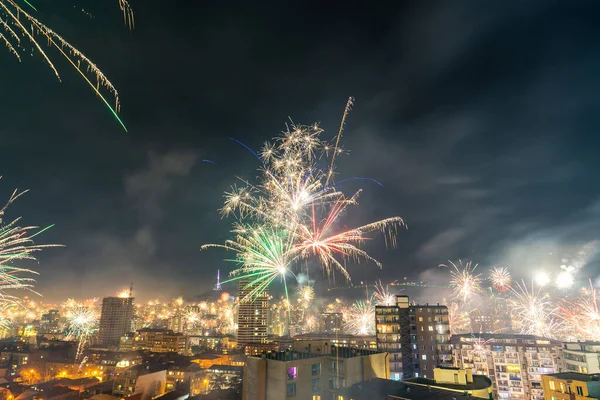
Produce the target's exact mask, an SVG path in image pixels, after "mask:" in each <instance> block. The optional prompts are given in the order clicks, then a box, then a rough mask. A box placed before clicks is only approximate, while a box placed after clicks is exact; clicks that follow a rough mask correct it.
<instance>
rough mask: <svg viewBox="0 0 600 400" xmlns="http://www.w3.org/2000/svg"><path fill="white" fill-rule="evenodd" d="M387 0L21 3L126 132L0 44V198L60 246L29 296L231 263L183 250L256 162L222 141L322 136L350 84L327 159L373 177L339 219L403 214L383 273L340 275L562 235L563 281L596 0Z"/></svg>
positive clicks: (418, 268) (507, 250)
mask: <svg viewBox="0 0 600 400" xmlns="http://www.w3.org/2000/svg"><path fill="white" fill-rule="evenodd" d="M84 3H86V2H84ZM388 3H389V2H388ZM388 3H386V2H382V3H373V4H369V5H368V6H365V5H364V4H356V5H354V4H350V3H345V4H344V5H343V6H337V7H334V6H331V5H323V4H321V3H314V4H311V3H304V4H296V5H294V6H293V7H292V6H291V5H289V4H284V3H281V2H279V3H273V4H263V3H261V5H260V6H253V5H249V4H247V3H243V4H242V3H240V4H237V5H233V4H230V3H228V4H226V5H225V4H223V5H221V4H219V3H210V4H204V3H198V4H193V5H192V4H186V5H185V6H182V5H181V3H179V2H164V1H156V0H147V1H144V2H139V4H134V5H135V8H136V12H137V28H136V30H134V31H133V32H132V33H131V34H130V33H129V32H128V31H127V30H126V29H124V28H123V27H122V26H121V20H120V18H119V15H118V10H115V9H114V8H111V7H105V6H99V5H97V4H95V2H91V1H90V2H87V3H86V4H85V5H84V7H85V8H86V9H89V10H91V12H92V13H93V14H94V18H93V19H90V18H89V17H87V16H86V15H85V14H82V13H81V12H80V11H79V8H73V7H71V6H72V4H68V1H66V0H65V1H64V2H57V3H54V2H53V3H52V7H50V6H49V5H50V3H47V2H41V4H40V7H39V8H40V14H41V15H40V18H41V19H43V20H45V21H48V22H49V23H50V24H51V25H52V26H53V27H54V28H55V29H56V30H57V31H58V32H60V33H64V35H65V36H66V37H69V38H71V39H72V40H73V42H74V43H75V44H76V45H77V46H79V47H81V48H82V49H85V50H86V52H87V53H88V55H90V56H91V57H92V59H93V60H94V61H95V62H97V64H98V65H99V66H100V67H102V68H103V70H104V71H105V72H106V73H107V75H108V76H109V77H110V78H111V79H112V80H113V83H115V85H116V86H117V87H118V88H119V89H120V94H121V99H122V102H123V114H122V117H123V119H124V121H125V122H126V123H127V125H128V127H129V133H124V132H122V131H120V129H119V126H118V124H117V123H116V122H115V121H113V120H112V119H111V117H110V115H109V113H108V112H107V111H106V110H105V109H104V108H103V107H102V105H101V103H100V102H99V101H98V99H97V98H95V97H94V96H93V95H92V94H91V93H90V91H89V89H88V88H86V87H85V85H84V84H82V83H81V82H80V81H79V80H78V79H77V76H76V74H75V73H73V71H70V70H69V68H70V67H69V66H68V65H66V64H65V63H62V62H57V66H58V67H59V68H60V71H61V74H62V77H63V83H62V84H59V83H57V82H56V81H54V80H53V77H52V74H51V73H49V72H48V71H47V70H46V69H45V67H44V66H43V65H41V63H40V62H39V61H40V60H35V59H33V60H32V59H29V58H27V59H26V60H25V61H24V62H23V63H22V64H18V63H16V62H14V60H12V58H11V56H10V55H8V54H6V52H1V51H0V63H1V64H0V65H2V68H3V70H5V71H9V72H10V76H11V78H13V79H8V80H7V79H4V80H2V82H0V93H3V94H4V93H10V96H5V95H3V99H4V100H3V101H4V102H5V104H4V105H3V107H1V108H0V120H1V121H2V126H1V127H0V135H1V137H2V141H0V146H1V148H2V150H3V163H2V171H0V173H1V174H2V175H4V176H5V179H3V181H2V188H3V190H4V192H3V193H5V192H7V191H8V189H9V188H12V187H28V188H31V189H32V193H31V194H30V195H28V196H26V198H24V199H23V200H22V201H21V202H19V204H18V205H16V206H15V208H17V209H18V212H19V213H20V214H23V215H24V216H25V218H26V221H27V222H34V223H40V224H42V225H43V224H46V223H47V224H49V223H56V224H57V225H56V227H55V228H54V229H53V230H52V231H51V232H49V233H48V235H47V236H45V239H47V240H49V241H55V242H59V243H64V244H65V245H66V246H67V247H66V248H65V249H57V250H51V251H48V252H47V253H46V254H42V256H41V265H40V266H39V268H38V269H39V270H40V272H42V276H41V277H40V282H39V289H40V291H42V292H43V293H45V294H46V296H47V297H51V298H57V297H64V296H76V295H81V296H85V295H97V296H99V295H102V294H105V293H113V292H116V291H117V290H119V289H120V288H121V287H123V286H126V285H128V284H129V282H130V281H131V280H133V281H134V282H135V284H136V286H137V287H138V288H139V290H140V291H139V294H140V295H141V296H142V297H144V296H145V297H151V296H153V295H154V293H155V292H160V291H162V292H164V293H167V292H168V294H176V293H185V294H187V295H189V296H192V295H194V294H196V293H201V292H203V291H205V290H208V289H210V288H211V286H212V284H213V281H214V274H215V270H216V269H217V268H221V270H222V272H224V271H229V270H230V269H231V266H229V265H227V264H226V263H225V262H223V261H221V260H222V259H223V256H224V255H223V254H222V253H220V252H219V251H216V250H215V251H211V252H199V247H200V245H201V244H203V243H209V242H220V241H222V240H223V239H225V238H226V237H227V236H228V228H229V227H228V221H224V220H221V219H220V217H219V215H218V213H217V211H216V210H217V208H218V207H219V205H220V202H221V200H222V198H221V194H222V192H223V190H225V189H226V188H227V187H228V185H229V184H230V183H232V182H233V181H234V179H235V178H234V176H236V175H238V176H242V177H245V178H248V179H251V178H253V177H254V176H256V174H257V173H256V168H257V167H258V165H257V163H256V160H255V159H254V157H253V156H252V155H251V154H250V153H249V152H247V151H246V150H245V149H244V148H242V147H241V146H239V145H237V144H236V143H234V142H231V141H229V140H228V138H229V137H235V138H237V139H240V140H242V141H243V142H244V143H246V144H248V145H249V146H251V147H253V148H257V147H259V146H260V145H261V143H262V142H264V141H265V140H267V139H269V138H271V137H273V136H275V135H277V134H278V132H279V131H280V130H281V129H282V128H283V127H284V123H285V122H286V121H288V117H291V118H292V119H293V120H294V121H295V122H299V123H307V124H309V123H313V122H315V121H320V122H321V123H322V126H323V127H324V128H325V129H326V131H327V132H329V133H330V134H331V136H333V135H334V134H335V132H336V129H337V125H338V124H339V119H340V117H341V112H342V110H343V106H344V104H345V100H346V99H347V97H348V96H350V95H353V96H355V97H356V98H357V102H356V106H355V108H354V110H353V112H352V114H351V116H350V119H349V121H348V125H347V128H346V132H345V135H344V145H345V147H346V148H347V149H349V150H350V151H351V153H350V156H348V157H344V158H341V159H340V160H339V171H340V173H341V175H342V176H344V177H373V178H376V179H377V180H379V181H381V182H382V183H383V184H384V186H385V187H384V188H381V187H379V186H377V185H375V184H373V185H371V184H370V183H369V182H368V181H363V182H360V184H359V182H358V181H355V182H352V183H348V189H349V190H350V189H358V188H359V187H364V189H365V191H364V193H363V194H362V196H361V206H360V207H359V208H357V209H355V210H352V211H351V212H350V213H349V214H348V222H349V223H350V224H353V223H356V224H359V223H363V222H366V221H369V220H372V219H374V218H383V217H386V216H391V215H400V216H402V217H404V218H405V219H406V221H407V223H408V226H409V229H408V230H406V231H402V232H400V235H399V247H398V249H394V250H388V249H385V246H384V245H383V244H382V243H379V242H375V243H373V244H372V245H371V246H370V248H369V250H370V251H371V252H372V254H373V255H374V256H376V257H377V258H378V259H380V260H382V261H383V263H384V266H385V267H384V269H383V270H381V271H377V270H376V269H375V268H376V267H374V266H364V265H363V266H352V267H351V269H352V273H353V276H354V277H355V280H358V281H360V280H363V279H369V280H370V279H374V278H377V277H382V278H384V279H388V278H389V279H392V278H393V279H395V278H399V277H401V278H403V277H404V276H409V277H411V278H418V277H419V276H422V277H426V278H427V279H431V280H439V274H444V273H445V271H444V270H440V269H439V268H438V267H437V266H438V265H439V264H440V263H442V262H445V261H446V260H448V259H457V258H463V259H473V260H474V261H476V262H479V263H480V264H481V265H482V266H483V267H487V266H489V265H492V264H502V265H506V266H507V267H509V268H510V269H512V270H513V271H515V273H516V274H521V275H522V276H523V277H524V278H526V277H528V276H529V275H528V272H527V271H528V270H530V269H531V270H533V269H536V268H541V267H544V266H548V267H551V268H558V266H559V265H560V263H561V262H562V260H563V259H565V258H567V259H570V258H573V254H577V253H578V252H579V251H580V250H581V249H586V251H587V252H588V253H589V254H590V256H589V257H587V258H586V261H585V263H582V264H585V265H582V266H581V268H580V274H579V276H580V278H581V279H582V280H583V279H584V278H586V277H588V276H590V277H595V276H596V275H598V273H600V267H599V264H598V260H597V258H596V257H595V256H594V254H595V251H594V248H595V247H594V243H596V242H595V241H596V240H598V232H600V229H598V228H600V226H598V225H599V222H598V221H600V218H599V217H600V205H599V204H600V188H599V187H598V185H597V184H596V179H595V171H597V170H598V169H599V167H600V161H598V157H597V154H596V153H597V150H596V149H597V148H598V145H599V140H598V138H597V135H596V134H595V132H596V130H597V128H598V126H599V125H600V117H599V114H598V113H597V112H596V111H595V108H596V105H597V104H598V103H599V101H600V94H599V93H600V90H598V89H599V86H600V85H599V84H600V82H599V80H598V78H597V71H598V70H599V68H600V53H598V50H597V44H596V42H597V41H596V40H595V37H597V36H598V34H599V33H600V32H599V29H600V28H599V27H598V24H597V23H596V21H595V18H594V16H595V15H597V12H598V5H597V4H596V3H595V2H592V1H583V0H582V1H574V2H568V3H560V2H548V1H529V2H513V1H507V2H499V3H494V4H491V3H489V2H486V3H483V2H478V1H458V2H447V1H440V2H435V1H434V2H413V3H409V4H406V3H403V2H397V3H394V4H388ZM36 61H37V62H36ZM203 158H208V159H210V160H212V161H214V162H215V163H216V165H214V164H209V163H200V162H199V160H201V159H203ZM15 212H17V211H15ZM314 278H315V277H314V276H311V279H314ZM317 280H319V283H320V284H322V286H326V279H325V278H324V277H321V276H320V275H319V276H318V277H317ZM149 293H152V294H149Z"/></svg>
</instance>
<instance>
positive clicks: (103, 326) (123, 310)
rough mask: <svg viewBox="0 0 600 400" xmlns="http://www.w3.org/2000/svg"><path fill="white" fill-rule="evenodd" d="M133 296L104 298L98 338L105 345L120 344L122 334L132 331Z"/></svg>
mask: <svg viewBox="0 0 600 400" xmlns="http://www.w3.org/2000/svg"><path fill="white" fill-rule="evenodd" d="M133 316H134V307H133V297H131V296H128V297H105V298H104V299H102V313H101V314H100V329H99V331H98V340H99V342H100V344H101V345H103V346H118V345H119V342H120V340H121V336H123V334H124V333H127V332H131V329H132V325H133Z"/></svg>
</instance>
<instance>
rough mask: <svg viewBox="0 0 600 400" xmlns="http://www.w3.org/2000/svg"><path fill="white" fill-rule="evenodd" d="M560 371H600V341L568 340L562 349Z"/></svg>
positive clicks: (593, 372)
mask: <svg viewBox="0 0 600 400" xmlns="http://www.w3.org/2000/svg"><path fill="white" fill-rule="evenodd" d="M559 370H560V372H581V373H583V374H598V373H600V342H566V343H563V344H562V349H561V351H560V362H559Z"/></svg>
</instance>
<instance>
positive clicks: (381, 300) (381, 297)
mask: <svg viewBox="0 0 600 400" xmlns="http://www.w3.org/2000/svg"><path fill="white" fill-rule="evenodd" d="M373 297H374V298H375V301H376V302H377V305H378V306H393V305H396V295H395V294H393V293H390V291H389V286H388V285H385V286H384V285H383V283H381V280H380V281H378V282H377V283H375V293H374V294H373Z"/></svg>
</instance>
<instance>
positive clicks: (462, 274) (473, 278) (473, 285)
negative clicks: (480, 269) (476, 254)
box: [440, 260, 481, 303]
mask: <svg viewBox="0 0 600 400" xmlns="http://www.w3.org/2000/svg"><path fill="white" fill-rule="evenodd" d="M449 263H450V266H451V267H452V268H453V271H451V272H450V274H451V275H452V278H451V279H450V287H452V289H454V297H455V298H456V299H458V300H460V301H462V302H463V303H469V302H470V301H471V300H473V298H474V297H475V296H476V295H478V294H480V293H481V274H475V270H476V269H477V264H475V265H473V264H472V262H471V261H469V262H468V263H466V264H464V265H463V263H462V261H461V260H458V265H456V264H455V263H453V262H452V261H449ZM440 267H447V268H449V266H448V265H446V264H441V265H440Z"/></svg>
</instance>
